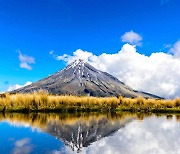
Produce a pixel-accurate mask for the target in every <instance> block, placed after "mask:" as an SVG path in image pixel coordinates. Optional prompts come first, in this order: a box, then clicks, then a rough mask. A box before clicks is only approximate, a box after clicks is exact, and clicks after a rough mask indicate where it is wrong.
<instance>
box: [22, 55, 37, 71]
mask: <svg viewBox="0 0 180 154" xmlns="http://www.w3.org/2000/svg"><path fill="white" fill-rule="evenodd" d="M19 61H20V67H21V68H24V69H27V70H32V66H31V65H30V64H34V63H35V59H34V57H31V56H27V55H24V54H22V53H21V52H20V51H19Z"/></svg>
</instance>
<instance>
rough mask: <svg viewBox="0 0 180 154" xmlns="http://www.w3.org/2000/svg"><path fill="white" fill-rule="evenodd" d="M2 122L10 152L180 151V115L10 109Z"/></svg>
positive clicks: (1, 119) (4, 136)
mask: <svg viewBox="0 0 180 154" xmlns="http://www.w3.org/2000/svg"><path fill="white" fill-rule="evenodd" d="M0 121H1V123H0V124H1V125H0V131H1V132H3V133H2V134H1V135H0V138H1V141H0V148H1V147H2V148H3V149H4V151H3V149H2V148H1V149H2V151H3V152H4V153H10V152H11V153H77V152H79V153H80V152H81V153H93V154H94V153H123V154H126V153H127V154H129V153H137V154H141V153H142V154H143V153H153V154H154V153H160V154H161V153H162V154H163V153H173V154H176V153H180V150H179V149H180V146H179V145H180V139H179V137H180V131H179V130H180V124H179V122H178V121H180V115H171V114H167V115H161V114H157V115H154V114H142V113H141V114H140V113H139V114H132V113H126V112H125V113H119V114H115V113H108V114H98V113H96V114H95V113H93V114H88V113H81V114H80V113H79V114H56V113H31V114H18V113H8V114H0ZM7 123H8V125H7ZM4 125H5V126H4ZM3 127H4V129H3ZM11 127H12V128H13V129H11ZM22 127H23V129H22ZM27 128H28V129H30V131H28V132H26V131H25V130H27ZM20 129H22V130H20ZM8 130H9V131H8ZM18 131H20V132H22V133H19V134H18ZM23 131H24V132H23ZM10 132H11V133H10ZM13 132H14V133H16V136H15V137H14V134H13ZM12 134H13V135H12ZM22 135H23V136H22ZM47 135H48V136H47ZM20 136H21V137H20ZM3 140H4V143H5V142H6V143H8V144H9V145H8V144H6V145H3V142H2V141H3ZM38 140H40V141H39V142H38ZM170 140H171V142H170ZM12 143H13V144H12ZM12 145H13V146H12ZM10 146H12V147H10ZM7 149H11V151H7Z"/></svg>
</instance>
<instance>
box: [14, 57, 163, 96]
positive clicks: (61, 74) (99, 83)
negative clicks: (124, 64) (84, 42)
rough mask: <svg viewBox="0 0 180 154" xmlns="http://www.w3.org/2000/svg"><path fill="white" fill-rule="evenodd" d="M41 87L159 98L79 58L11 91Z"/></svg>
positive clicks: (55, 91) (53, 90) (71, 92)
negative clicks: (134, 87)
mask: <svg viewBox="0 0 180 154" xmlns="http://www.w3.org/2000/svg"><path fill="white" fill-rule="evenodd" d="M41 89H42V90H46V91H48V92H49V93H52V94H63V95H78V96H79V95H88V96H96V97H106V96H119V95H122V96H125V97H138V96H142V97H145V98H160V97H158V96H156V95H153V94H149V93H146V92H139V91H136V90H133V89H132V88H130V87H129V86H127V85H125V84H124V83H123V82H121V81H119V80H118V79H117V78H116V77H114V76H112V75H111V74H109V73H107V72H102V71H100V70H98V69H96V68H94V67H93V66H91V65H90V64H89V63H87V62H85V61H83V60H81V59H79V60H75V61H74V62H72V63H70V64H69V65H68V66H67V67H65V68H64V69H62V70H60V71H58V72H56V73H55V74H53V75H51V76H49V77H47V78H44V79H41V80H39V81H37V82H35V83H32V84H31V85H28V86H26V87H23V88H20V89H17V90H14V91H13V93H18V92H20V93H29V92H34V91H38V90H41Z"/></svg>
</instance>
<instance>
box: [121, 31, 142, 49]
mask: <svg viewBox="0 0 180 154" xmlns="http://www.w3.org/2000/svg"><path fill="white" fill-rule="evenodd" d="M121 41H122V42H125V43H130V44H132V45H137V46H141V45H142V42H141V41H142V36H141V35H139V34H138V33H135V32H133V31H132V30H131V31H130V32H126V33H125V34H124V35H122V36H121Z"/></svg>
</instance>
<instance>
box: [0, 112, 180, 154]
mask: <svg viewBox="0 0 180 154" xmlns="http://www.w3.org/2000/svg"><path fill="white" fill-rule="evenodd" d="M148 116H149V117H150V116H151V114H150V115H147V114H132V113H126V112H125V113H119V114H115V113H108V114H98V113H93V114H90V113H79V114H77V113H76V114H64V113H61V114H56V113H31V114H20V113H7V114H0V120H1V122H3V121H5V122H8V123H9V124H11V125H13V126H26V127H27V126H29V127H31V128H32V129H37V130H39V131H42V132H44V133H47V134H49V135H50V136H53V137H55V138H56V139H58V140H59V141H61V142H63V143H64V144H65V147H69V149H71V152H73V151H74V152H75V153H76V152H82V149H83V148H87V147H89V146H90V145H91V144H93V143H94V142H96V141H98V142H99V141H101V140H103V138H104V139H105V138H106V137H108V138H109V137H110V136H113V135H114V134H115V133H116V132H119V133H121V129H123V128H124V127H125V126H126V125H127V124H129V123H132V122H133V121H134V120H135V121H136V120H138V121H142V120H143V118H144V117H148ZM153 116H154V115H153ZM158 116H161V115H156V117H158ZM166 118H167V120H168V119H173V116H172V115H166ZM179 119H180V116H179V115H176V121H177V120H179ZM135 127H136V126H134V130H137V128H135ZM152 127H153V126H152ZM165 127H167V126H165ZM0 129H1V128H0ZM139 129H141V128H139ZM131 131H133V129H132V130H131ZM131 133H132V132H131ZM142 133H143V132H142ZM137 134H138V131H137ZM127 136H128V134H127ZM0 137H1V136H0ZM122 137H123V135H121V136H118V140H119V138H122ZM27 140H28V141H29V139H28V138H25V141H27ZM124 141H126V140H125V139H124ZM47 142H48V141H47ZM112 142H115V143H116V142H117V141H115V140H113V139H112ZM115 143H114V144H115ZM101 144H103V142H102V143H101ZM116 144H117V143H116ZM127 145H128V143H127ZM121 146H122V145H121V143H120V142H119V147H121ZM102 147H103V146H102ZM44 148H45V147H44ZM94 148H96V147H94ZM104 148H105V147H104ZM122 149H123V148H121V150H122ZM41 150H42V149H41ZM94 150H95V151H96V149H94ZM46 152H47V151H46ZM46 152H42V153H46ZM69 152H70V151H69ZM104 152H105V153H106V152H107V153H108V151H104ZM36 153H41V152H40V151H39V152H38V151H36ZM47 153H48V152H47ZM49 153H51V152H49ZM52 153H53V152H52ZM54 153H57V151H56V152H54ZM59 153H67V151H59ZM90 153H93V152H92V151H91V152H90ZM95 153H96V152H95ZM124 153H126V151H124ZM139 153H142V152H139ZM152 153H155V152H152Z"/></svg>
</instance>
